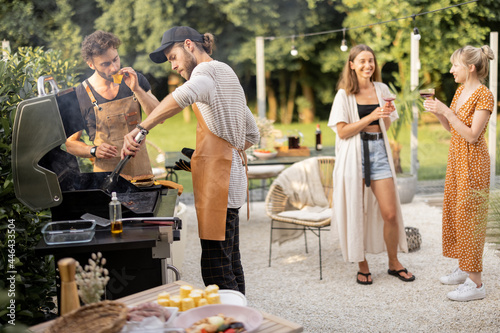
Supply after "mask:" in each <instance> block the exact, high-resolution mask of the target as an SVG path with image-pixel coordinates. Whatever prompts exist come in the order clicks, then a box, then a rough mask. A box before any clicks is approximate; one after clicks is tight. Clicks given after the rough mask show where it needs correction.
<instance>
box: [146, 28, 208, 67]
mask: <svg viewBox="0 0 500 333" xmlns="http://www.w3.org/2000/svg"><path fill="white" fill-rule="evenodd" d="M186 39H190V40H192V41H193V42H201V43H203V35H202V34H200V33H199V32H198V31H196V30H194V29H193V28H190V27H173V28H170V29H168V30H167V31H165V33H164V34H163V38H162V39H161V46H160V47H159V48H157V49H156V50H155V51H154V52H151V53H150V54H149V58H151V60H153V62H156V63H157V64H161V63H163V62H165V61H167V57H166V56H165V53H163V51H165V49H167V48H168V47H170V46H171V45H173V44H174V43H177V42H183V41H185V40H186Z"/></svg>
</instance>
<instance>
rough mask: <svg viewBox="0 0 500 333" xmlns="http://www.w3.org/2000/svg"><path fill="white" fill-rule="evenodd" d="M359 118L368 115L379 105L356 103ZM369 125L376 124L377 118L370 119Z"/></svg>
mask: <svg viewBox="0 0 500 333" xmlns="http://www.w3.org/2000/svg"><path fill="white" fill-rule="evenodd" d="M357 105H358V114H359V119H361V118H364V117H366V116H368V115H369V114H370V113H372V111H373V110H375V109H376V108H378V107H379V105H378V104H357ZM369 125H378V119H377V120H374V121H372V122H371V123H370V124H369Z"/></svg>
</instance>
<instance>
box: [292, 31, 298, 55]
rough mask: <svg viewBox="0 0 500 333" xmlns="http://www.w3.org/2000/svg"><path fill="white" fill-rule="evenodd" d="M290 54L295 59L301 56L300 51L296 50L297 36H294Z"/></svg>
mask: <svg viewBox="0 0 500 333" xmlns="http://www.w3.org/2000/svg"><path fill="white" fill-rule="evenodd" d="M290 54H291V55H292V56H294V57H296V56H297V54H299V51H297V49H296V48H295V36H292V50H291V51H290Z"/></svg>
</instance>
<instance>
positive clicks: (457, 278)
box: [439, 267, 469, 284]
mask: <svg viewBox="0 0 500 333" xmlns="http://www.w3.org/2000/svg"><path fill="white" fill-rule="evenodd" d="M467 277H469V274H467V273H465V272H464V271H462V270H461V269H460V268H458V267H457V268H455V270H454V271H453V272H451V273H450V274H448V275H446V276H441V277H440V278H439V281H441V283H442V284H462V283H464V282H465V280H466V279H467Z"/></svg>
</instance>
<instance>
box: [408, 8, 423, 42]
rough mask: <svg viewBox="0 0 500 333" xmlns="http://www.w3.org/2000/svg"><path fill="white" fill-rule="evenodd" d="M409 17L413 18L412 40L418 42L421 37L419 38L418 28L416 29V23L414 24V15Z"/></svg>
mask: <svg viewBox="0 0 500 333" xmlns="http://www.w3.org/2000/svg"><path fill="white" fill-rule="evenodd" d="M411 17H412V18H413V26H414V27H413V39H414V40H420V38H422V36H420V31H418V28H417V26H416V23H415V17H416V15H415V14H413V15H412V16H411Z"/></svg>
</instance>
